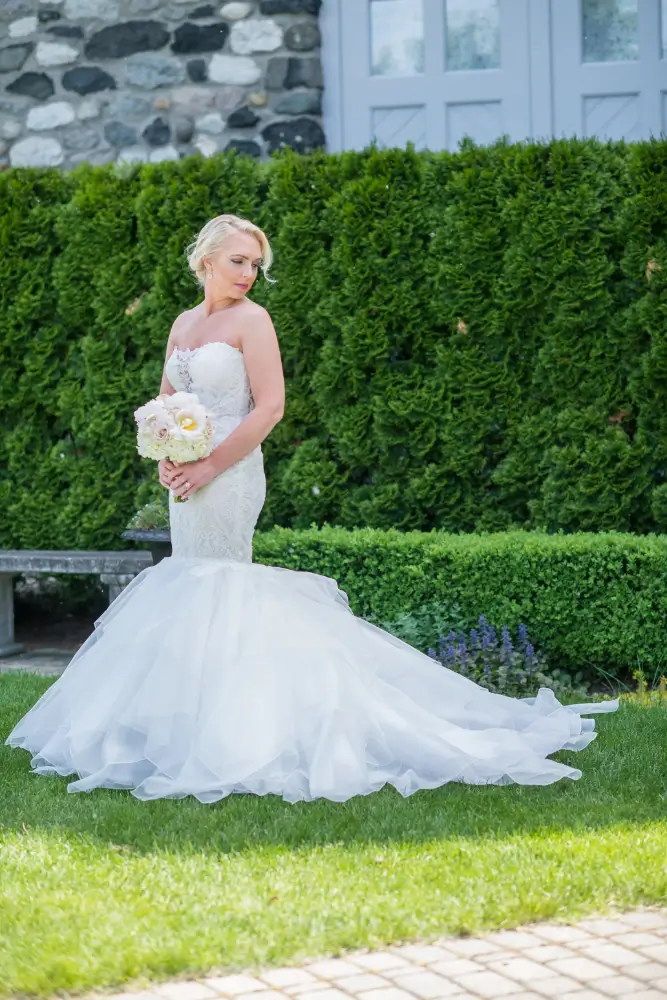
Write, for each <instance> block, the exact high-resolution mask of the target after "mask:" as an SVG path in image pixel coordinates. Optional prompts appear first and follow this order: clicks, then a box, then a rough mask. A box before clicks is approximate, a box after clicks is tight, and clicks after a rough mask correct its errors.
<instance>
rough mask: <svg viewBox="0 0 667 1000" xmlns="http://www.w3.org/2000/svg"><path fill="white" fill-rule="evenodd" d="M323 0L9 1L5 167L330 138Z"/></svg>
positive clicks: (4, 58)
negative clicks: (325, 121) (324, 116)
mask: <svg viewBox="0 0 667 1000" xmlns="http://www.w3.org/2000/svg"><path fill="white" fill-rule="evenodd" d="M320 4H321V0H244V2H236V0H234V2H222V0H218V2H217V3H207V2H202V0H0V166H6V165H8V164H9V165H11V166H53V167H56V166H63V167H72V166H74V165H75V164H77V163H79V162H81V161H88V162H90V163H96V164H100V163H108V162H110V161H112V160H119V161H123V160H124V161H129V162H136V161H150V162H153V163H156V162H159V161H161V160H177V159H179V158H180V157H182V156H184V155H187V154H191V153H196V152H200V153H202V154H203V155H204V156H210V155H212V154H213V153H215V152H217V151H219V150H227V149H230V148H233V149H237V150H239V151H241V152H243V153H247V154H249V155H251V156H256V157H260V156H267V155H268V154H270V153H271V152H273V151H274V150H275V149H278V148H280V147H281V146H291V147H293V148H294V149H296V150H298V151H299V152H309V151H312V150H313V149H316V148H318V147H321V146H323V145H324V133H323V130H322V121H321V112H322V108H321V103H322V87H323V82H322V67H321V62H320V55H319V50H320V35H319V28H318V20H317V15H318V12H319V8H320Z"/></svg>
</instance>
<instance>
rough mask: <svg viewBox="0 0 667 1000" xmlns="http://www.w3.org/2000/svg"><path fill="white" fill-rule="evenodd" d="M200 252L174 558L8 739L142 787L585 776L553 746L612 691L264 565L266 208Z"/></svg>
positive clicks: (206, 242) (319, 791)
mask: <svg viewBox="0 0 667 1000" xmlns="http://www.w3.org/2000/svg"><path fill="white" fill-rule="evenodd" d="M188 259H189V263H190V267H191V268H192V270H193V271H194V273H195V274H196V276H197V278H198V279H199V281H200V282H201V283H202V285H203V286H204V301H203V302H202V303H201V304H200V305H198V306H196V307H195V308H194V309H192V310H189V311H187V312H185V313H183V314H182V315H181V316H179V317H178V319H177V320H176V322H175V323H174V325H173V328H172V330H171V333H170V336H169V342H168V346H167V358H166V363H165V368H164V377H163V381H162V391H163V392H166V393H172V392H175V391H176V390H188V391H192V392H195V393H197V395H198V396H199V398H200V400H201V402H202V403H203V404H204V405H205V406H206V407H207V409H208V410H209V411H210V412H211V413H212V415H213V420H214V424H215V448H214V450H213V452H212V454H211V455H210V457H208V458H205V459H202V460H200V461H198V462H193V463H187V464H186V465H182V466H180V467H179V466H176V465H172V464H171V463H169V462H164V463H161V465H160V471H159V475H160V482H161V483H162V485H163V486H164V487H166V488H168V489H170V491H171V500H170V518H171V532H172V544H173V556H172V557H171V558H168V559H164V560H163V561H162V562H161V563H159V564H158V565H157V566H155V567H152V568H150V569H148V570H145V571H144V572H143V573H142V574H141V575H140V576H138V577H137V578H136V580H134V582H133V583H132V584H131V585H130V586H129V587H128V588H127V589H126V590H125V591H124V592H123V593H122V594H121V595H120V597H118V599H117V600H116V601H115V602H114V603H113V604H112V605H111V607H110V608H109V609H108V610H107V612H106V613H105V614H104V615H103V616H102V618H101V619H100V620H99V621H98V622H97V623H96V628H95V632H94V633H93V635H92V636H91V637H90V639H88V641H87V642H86V643H85V644H84V646H82V648H81V649H80V650H79V652H78V653H77V654H76V655H75V656H74V658H73V660H72V661H71V663H70V665H69V666H68V668H67V670H66V671H65V672H64V674H63V675H62V677H61V678H59V680H58V681H57V682H56V683H55V684H53V685H52V686H51V687H50V688H49V690H48V691H47V692H46V693H45V694H44V696H43V697H42V698H41V699H40V700H39V701H38V702H37V704H36V705H35V706H34V707H33V708H32V709H31V710H30V711H29V712H28V713H27V715H26V716H25V717H24V718H23V719H22V720H21V721H20V722H19V723H18V725H17V726H16V727H15V729H14V730H13V732H12V733H11V734H10V736H9V738H8V740H7V742H8V743H9V744H10V745H12V746H15V747H23V748H24V749H26V750H29V751H30V753H31V754H32V767H33V770H34V771H35V772H36V773H37V774H59V775H76V776H77V780H75V781H73V782H72V783H70V784H69V785H68V789H69V790H70V791H90V790H91V789H94V788H100V787H103V788H119V789H120V788H123V789H130V790H131V792H132V794H133V795H135V796H136V797H137V798H140V799H155V798H164V797H181V796H186V795H194V796H196V797H197V798H198V799H199V800H200V801H201V802H213V801H216V800H218V799H221V798H223V797H224V796H226V795H229V794H230V793H232V792H250V793H254V794H258V795H265V794H269V793H272V794H275V795H280V796H282V797H283V798H284V799H286V800H287V801H290V802H295V801H299V800H311V799H315V798H318V797H325V798H328V799H332V800H335V801H344V800H346V799H348V798H350V797H351V796H354V795H365V794H368V793H370V792H373V791H376V790H377V789H379V788H381V787H382V786H383V785H385V784H391V785H393V786H394V788H396V789H397V790H398V791H399V792H400V793H401V794H403V795H409V794H411V793H412V792H415V791H417V790H419V789H425V788H435V787H438V786H440V785H443V784H445V783H446V782H449V781H463V782H468V783H470V784H505V783H509V782H517V783H520V784H534V785H544V784H549V783H551V782H554V781H557V780H558V779H560V778H563V777H568V778H579V777H580V776H581V772H580V771H578V770H577V769H575V768H574V767H571V766H569V765H566V764H561V763H558V762H556V761H553V760H550V759H549V754H552V753H554V752H555V751H557V750H561V749H569V750H581V749H583V748H584V747H585V746H587V745H588V743H590V741H591V740H592V739H594V737H595V732H594V723H593V721H592V720H589V719H584V718H582V715H589V714H591V713H593V712H601V711H605V712H606V711H613V710H614V709H615V708H616V707H617V703H616V702H606V703H602V704H595V705H578V706H568V707H564V706H562V705H560V704H559V702H558V701H557V700H556V699H555V697H554V695H553V694H552V692H551V691H549V690H546V689H542V690H541V691H540V692H539V694H538V696H537V697H536V698H534V699H530V700H518V699H513V698H507V697H505V696H502V695H496V694H491V693H490V692H488V691H486V690H484V689H482V688H480V687H478V686H477V685H476V684H474V683H473V682H472V681H470V680H468V679H467V678H465V677H462V676H461V675H459V674H457V673H454V672H452V671H450V670H447V669H445V668H444V667H441V666H440V665H439V664H437V663H435V662H434V661H433V660H431V659H429V657H427V656H425V655H423V654H422V653H419V652H418V651H416V650H415V649H413V648H412V647H411V646H408V645H406V644H405V643H403V642H401V641H400V640H398V639H396V638H395V637H394V636H391V635H389V634H387V633H385V632H383V631H381V630H380V629H377V628H375V627H374V626H373V625H370V624H369V623H367V622H365V621H363V620H362V619H359V618H356V617H355V616H354V615H353V614H352V613H351V611H350V610H349V608H348V606H347V599H346V597H345V594H343V593H342V592H341V591H340V590H339V589H338V587H337V585H336V583H335V582H334V581H333V580H330V579H328V578H326V577H322V576H317V575H315V574H312V573H303V572H294V571H291V570H285V569H280V568H275V567H268V566H262V565H259V564H256V563H255V564H253V563H252V561H251V560H252V554H251V547H252V536H253V531H254V528H255V525H256V523H257V519H258V517H259V514H260V511H261V509H262V504H263V502H264V496H265V480H264V468H263V461H262V451H261V443H262V441H263V440H264V439H265V438H266V436H267V435H268V434H269V433H270V431H271V429H272V428H273V427H274V426H275V424H276V423H277V422H278V421H279V420H280V418H281V416H282V412H283V400H284V385H283V375H282V368H281V362H280V353H279V349H278V342H277V339H276V335H275V331H274V328H273V324H272V323H271V319H270V317H269V315H268V314H267V312H266V311H265V310H264V309H262V308H261V307H260V306H258V305H256V304H255V303H253V302H251V301H250V300H249V299H248V298H247V294H248V292H249V291H250V289H251V288H252V286H253V284H254V282H255V279H256V277H257V274H258V272H259V270H260V269H264V270H265V271H266V270H268V267H269V265H270V263H271V250H270V247H269V244H268V241H267V239H266V237H265V235H264V234H263V233H262V232H261V231H260V230H259V229H258V228H257V227H256V226H254V225H252V223H250V222H248V221H246V220H242V219H238V218H236V217H235V216H220V217H218V218H216V219H213V220H212V221H211V222H209V223H208V224H207V225H206V226H205V227H204V229H203V230H202V231H201V233H200V234H199V236H198V238H197V240H196V242H195V243H194V244H193V245H192V247H191V248H190V251H189V257H188ZM175 496H179V497H182V498H185V499H187V501H188V502H187V503H176V502H174V497H175Z"/></svg>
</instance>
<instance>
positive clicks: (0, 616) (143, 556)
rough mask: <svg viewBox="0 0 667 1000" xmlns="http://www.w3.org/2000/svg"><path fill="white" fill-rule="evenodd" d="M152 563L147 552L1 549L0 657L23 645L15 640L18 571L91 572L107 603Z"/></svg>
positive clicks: (18, 651)
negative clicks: (14, 585) (14, 584)
mask: <svg viewBox="0 0 667 1000" xmlns="http://www.w3.org/2000/svg"><path fill="white" fill-rule="evenodd" d="M152 565H153V559H152V557H151V554H150V552H42V551H39V550H37V551H34V552H31V551H28V550H20V549H19V550H16V551H12V550H8V549H0V656H13V655H14V654H15V653H20V652H21V651H22V647H21V646H20V645H19V644H18V643H17V642H15V640H14V594H13V588H12V577H14V576H16V574H17V573H29V574H34V575H37V574H39V573H49V574H52V573H80V574H86V573H90V574H92V575H94V576H99V578H100V580H101V581H102V583H104V584H106V585H107V586H108V588H109V603H111V602H112V601H114V600H115V599H116V597H118V595H119V594H120V593H121V591H122V590H123V589H124V588H125V587H126V586H127V585H128V583H130V581H131V580H133V579H134V578H135V576H137V574H138V573H141V571H142V570H144V569H147V568H148V566H152Z"/></svg>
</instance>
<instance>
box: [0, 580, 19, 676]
mask: <svg viewBox="0 0 667 1000" xmlns="http://www.w3.org/2000/svg"><path fill="white" fill-rule="evenodd" d="M22 652H23V646H21V645H19V643H18V642H15V641H14V589H13V586H12V574H11V573H0V656H15V655H16V653H22Z"/></svg>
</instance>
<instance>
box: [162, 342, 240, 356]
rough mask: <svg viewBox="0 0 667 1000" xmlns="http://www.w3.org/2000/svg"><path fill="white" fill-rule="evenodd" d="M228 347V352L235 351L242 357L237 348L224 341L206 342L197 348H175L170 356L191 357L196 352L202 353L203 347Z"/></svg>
mask: <svg viewBox="0 0 667 1000" xmlns="http://www.w3.org/2000/svg"><path fill="white" fill-rule="evenodd" d="M216 345H217V346H218V347H228V348H229V349H230V351H236V353H237V354H240V355H241V356H243V351H241V350H239V348H238V347H234V345H233V344H229V343H227V341H226V340H208V341H207V342H206V343H205V344H200V345H199V347H175V348H174V350H173V351H172V352H171V356H172V357H173V356H174V354H180V355H181V357H191V356H192V355H193V354H196V353H197V352H198V351H203V350H204V348H205V347H215V346H216Z"/></svg>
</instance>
